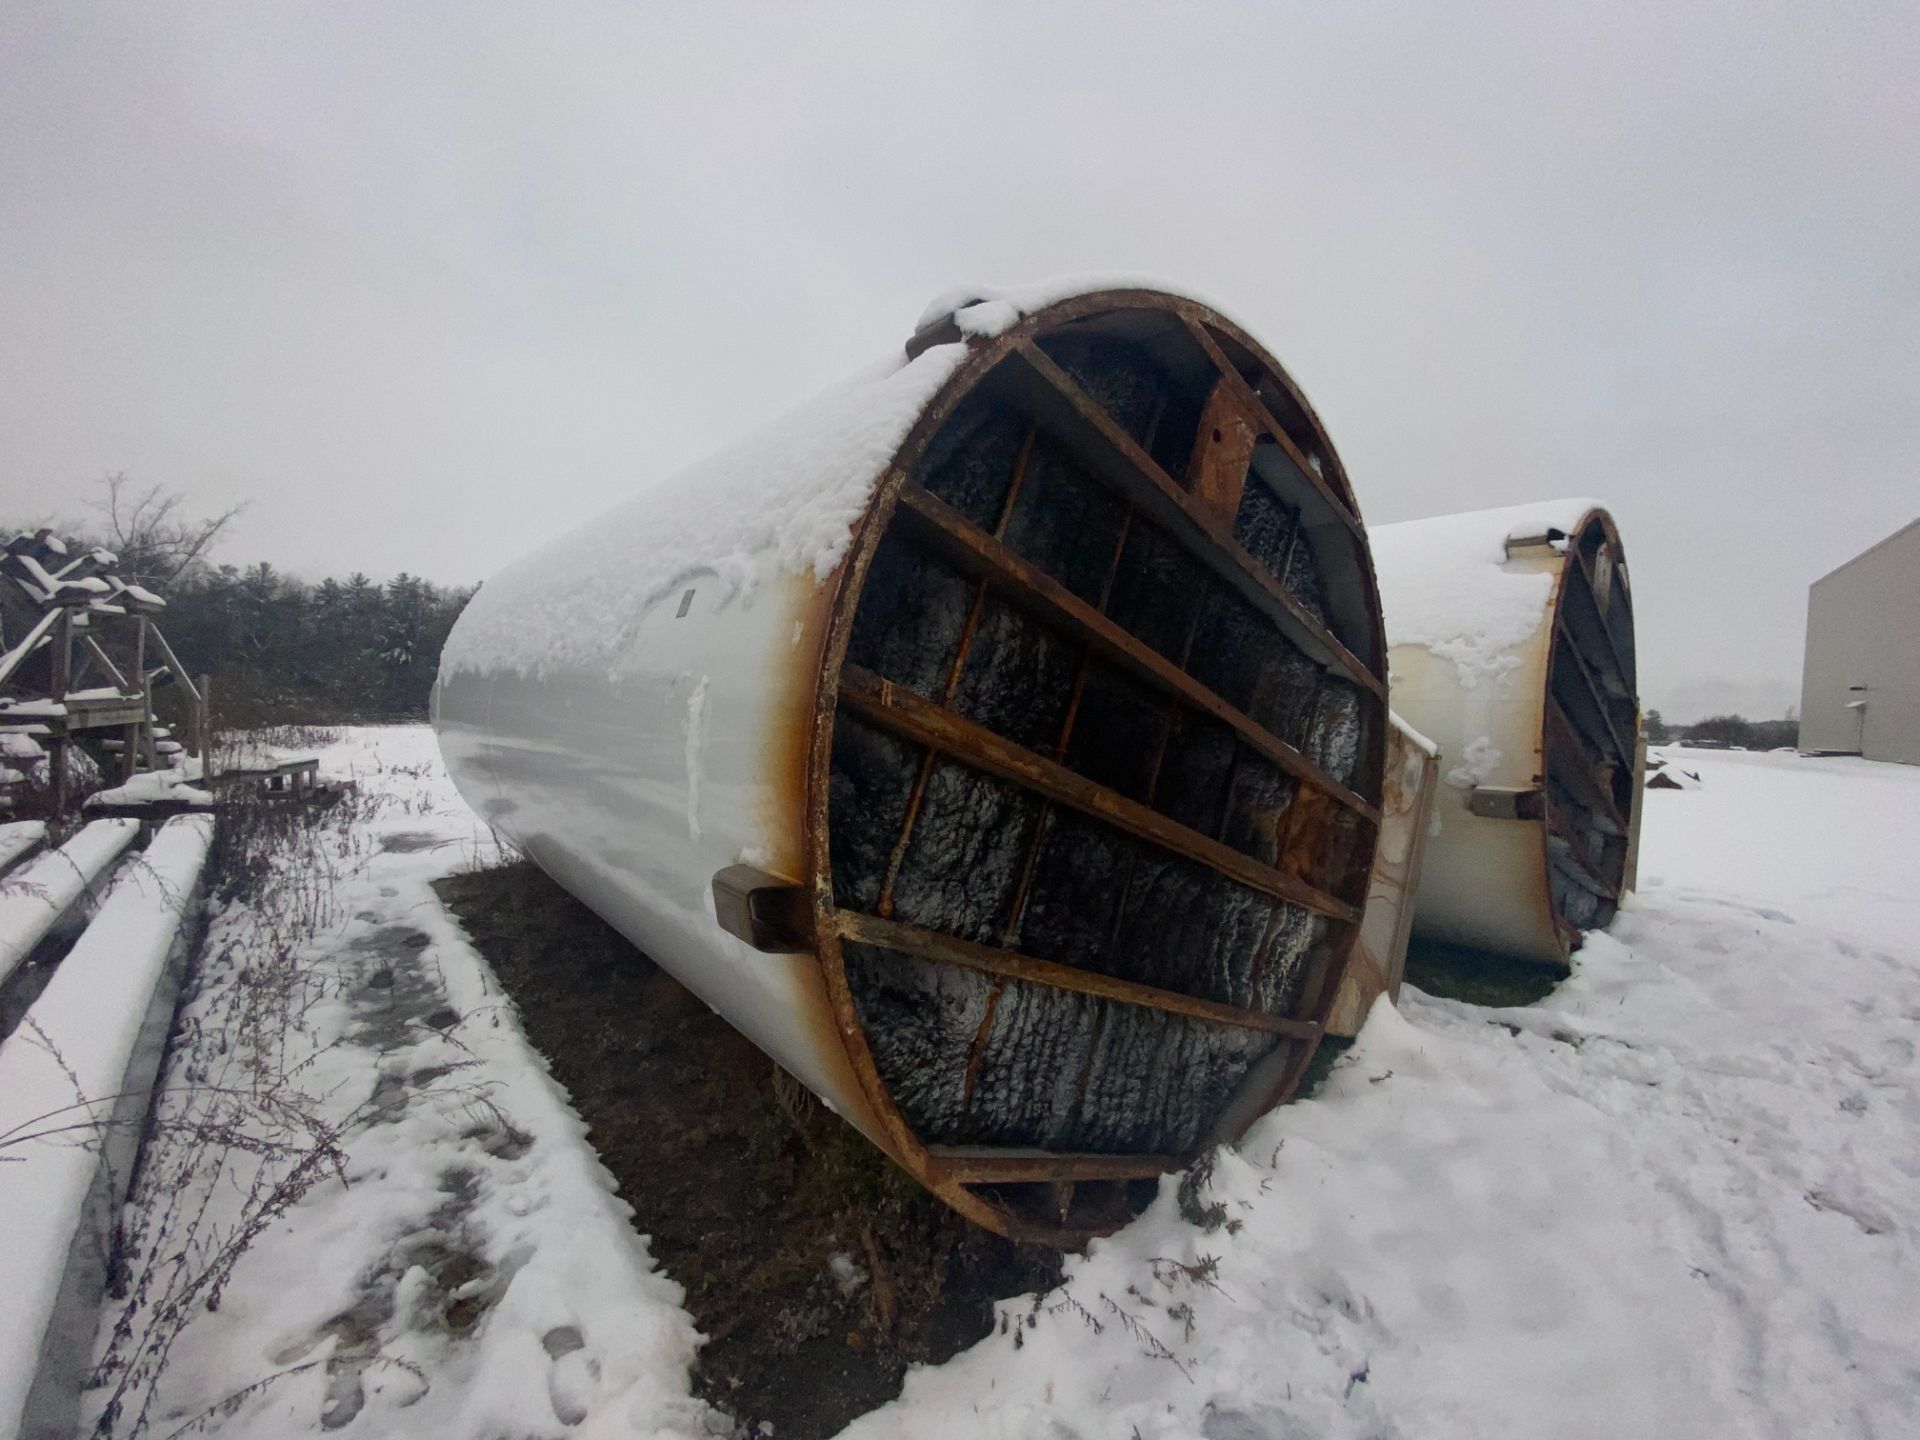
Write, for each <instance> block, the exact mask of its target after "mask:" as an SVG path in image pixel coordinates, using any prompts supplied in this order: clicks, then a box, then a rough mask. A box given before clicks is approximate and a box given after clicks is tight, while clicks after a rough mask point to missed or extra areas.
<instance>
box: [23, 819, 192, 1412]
mask: <svg viewBox="0 0 1920 1440" xmlns="http://www.w3.org/2000/svg"><path fill="white" fill-rule="evenodd" d="M138 828H139V826H138V823H137V822H135V821H132V820H98V821H95V822H94V823H93V824H91V825H89V826H88V827H87V828H86V830H84V831H82V832H81V836H80V837H77V838H85V837H87V836H94V837H96V850H95V851H94V852H90V853H95V854H97V853H98V837H100V836H103V835H104V836H111V837H113V840H114V841H115V843H116V844H118V845H120V846H124V844H125V843H126V841H127V840H129V839H131V838H132V833H133V832H135V831H137V830H138ZM212 836H213V820H212V818H211V817H209V816H182V817H180V818H177V819H174V820H170V821H168V822H167V823H166V824H165V825H163V826H162V827H161V828H160V830H159V832H158V833H157V834H156V835H155V836H154V839H153V842H152V843H151V844H150V845H149V846H148V847H147V849H146V850H145V851H144V852H143V853H141V854H140V855H139V856H138V857H136V858H134V859H132V860H130V861H129V862H128V863H125V864H122V865H121V866H120V868H119V869H118V871H116V872H115V874H114V877H113V880H112V884H111V888H110V889H108V891H107V893H106V895H105V897H104V899H103V900H102V901H101V904H100V907H99V909H98V911H97V912H96V913H95V914H94V916H93V919H92V921H91V923H90V924H89V925H88V926H87V928H86V930H85V932H84V933H82V935H81V936H80V938H79V940H77V941H76V942H75V943H74V946H73V948H72V949H71V950H70V951H68V952H67V954H66V956H65V957H64V958H63V959H62V960H61V961H60V964H59V967H58V968H57V969H56V970H55V971H54V973H53V978H52V979H51V980H50V981H49V982H48V984H47V987H46V989H45V990H44V991H43V992H42V993H41V994H40V996H39V998H38V999H37V1000H35V1001H34V1003H33V1006H32V1008H31V1009H30V1010H28V1012H27V1014H26V1017H25V1019H24V1020H22V1021H21V1023H20V1024H19V1025H18V1026H16V1027H15V1028H14V1030H13V1032H12V1033H11V1034H10V1035H8V1036H7V1037H6V1039H5V1041H4V1042H3V1043H0V1176H3V1177H4V1178H3V1179H0V1235H5V1236H6V1244H5V1245H0V1295H4V1296H6V1297H7V1298H6V1323H5V1324H4V1325H0V1435H7V1436H13V1435H22V1436H25V1435H35V1436H38V1435H55V1434H58V1435H71V1434H73V1433H75V1427H76V1425H77V1423H78V1409H79V1396H80V1388H81V1385H82V1383H83V1381H84V1378H85V1374H86V1371H87V1369H88V1368H89V1366H90V1365H91V1362H92V1356H93V1341H94V1332H95V1329H96V1326H97V1323H98V1317H99V1309H98V1307H99V1302H100V1299H101V1297H102V1295H103V1294H104V1293H105V1287H106V1279H107V1275H106V1262H107V1257H108V1255H109V1253H110V1251H111V1245H112V1234H113V1222H114V1216H115V1213H116V1212H117V1210H118V1208H119V1205H120V1203H121V1201H122V1200H124V1199H125V1194H126V1186H127V1183H128V1181H129V1179H130V1178H131V1175H132V1172H133V1166H134V1159H135V1156H136V1154H137V1152H138V1149H139V1141H140V1134H141V1130H142V1127H143V1126H144V1123H145V1117H146V1113H147V1106H148V1101H149V1097H150V1094H151V1091H152V1087H153V1083H154V1077H155V1074H156V1073H157V1071H158V1067H159V1063H160V1057H161V1053H162V1051H163V1050H164V1048H165V1043H166V1031H167V1027H168V1024H169V1022H170V1020H171V1018H172V1014H173V1000H174V992H175V989H176V988H177V978H178V967H177V965H176V964H175V963H174V962H176V961H178V960H179V959H181V958H182V955H183V951H184V945H185V936H184V934H183V929H182V922H183V920H184V919H185V918H186V916H187V915H188V914H189V913H190V911H191V908H192V904H193V901H194V897H195V894H196V891H197V887H198V884H199V879H200V872H201V868H202V866H203V865H204V863H205V860H206V856H207V848H208V845H209V843H210V841H211V839H212ZM74 843H76V842H74V841H70V842H68V848H69V849H70V848H71V847H72V846H73V844H74ZM114 853H115V854H118V853H119V852H118V850H117V849H116V850H115V851H114ZM46 858H47V859H49V860H52V859H55V858H56V856H53V855H50V856H48V857H46ZM89 863H91V862H90V861H89ZM4 893H5V892H4V890H0V894H4ZM12 919H13V916H12V915H11V913H0V936H4V937H6V938H7V939H8V940H9V941H11V940H12V939H13V938H14V937H13V931H12V929H11V922H12Z"/></svg>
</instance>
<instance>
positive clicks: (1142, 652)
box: [895, 485, 1380, 824]
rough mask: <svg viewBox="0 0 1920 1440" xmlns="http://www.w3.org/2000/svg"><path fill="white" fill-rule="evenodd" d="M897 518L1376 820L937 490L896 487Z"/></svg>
mask: <svg viewBox="0 0 1920 1440" xmlns="http://www.w3.org/2000/svg"><path fill="white" fill-rule="evenodd" d="M895 515H896V517H897V518H896V523H903V524H904V525H906V526H908V527H911V528H912V529H913V530H914V531H915V532H917V534H918V535H919V536H920V537H922V538H924V539H926V540H928V541H930V542H932V543H933V544H935V545H936V546H938V547H939V549H940V550H941V551H942V553H943V554H944V555H945V556H946V557H947V558H948V559H950V560H952V561H955V562H956V563H958V564H959V565H960V566H961V567H962V568H963V569H966V570H969V571H971V572H973V573H975V574H981V573H984V574H986V575H987V576H988V577H990V578H994V579H998V580H999V581H1000V582H1001V583H1002V588H1003V590H1004V591H1005V593H1006V594H1007V595H1008V596H1009V598H1011V599H1013V600H1016V601H1019V602H1021V603H1023V604H1025V605H1027V606H1028V607H1029V608H1032V609H1037V610H1039V611H1041V612H1042V614H1043V617H1044V618H1046V619H1049V620H1051V621H1053V622H1054V623H1055V624H1056V625H1061V626H1065V627H1066V628H1068V629H1069V630H1072V631H1073V632H1075V634H1077V635H1078V636H1079V638H1080V639H1082V640H1084V641H1085V642H1087V643H1088V644H1090V645H1092V646H1093V647H1094V648H1095V649H1097V650H1099V651H1100V652H1101V653H1102V654H1104V655H1106V656H1108V657H1110V658H1111V659H1113V660H1114V661H1116V662H1117V663H1119V664H1120V665H1121V666H1123V667H1125V668H1126V669H1128V670H1130V671H1132V672H1133V673H1134V674H1135V675H1138V676H1139V677H1140V678H1141V679H1143V680H1145V681H1146V682H1147V683H1148V684H1150V685H1152V686H1154V687H1155V688H1156V689H1158V690H1161V691H1163V692H1165V693H1166V694H1168V695H1171V696H1172V697H1173V698H1174V699H1176V700H1179V701H1182V702H1184V703H1185V704H1187V705H1189V706H1191V707H1192V708H1193V709H1195V710H1198V711H1200V712H1201V713H1202V714H1205V715H1211V716H1212V717H1213V718H1214V719H1216V720H1219V721H1222V722H1224V723H1225V724H1226V725H1228V726H1230V727H1231V728H1232V729H1233V730H1235V731H1236V732H1237V733H1239V734H1240V735H1241V736H1242V737H1243V738H1244V739H1245V740H1246V742H1247V743H1248V744H1249V745H1251V746H1252V747H1253V748H1254V749H1255V750H1258V751H1259V752H1260V753H1261V754H1262V755H1264V756H1266V757H1267V758H1268V759H1269V760H1271V761H1272V762H1273V763H1274V764H1275V765H1278V766H1279V767H1280V768H1281V769H1282V770H1284V771H1285V772H1286V773H1287V774H1289V775H1291V776H1293V778H1294V779H1296V780H1300V781H1303V782H1305V783H1306V784H1308V785H1311V786H1312V787H1313V788H1314V789H1316V790H1319V791H1322V792H1324V793H1325V794H1327V795H1330V796H1332V797H1333V798H1334V799H1335V800H1337V801H1339V802H1340V803H1341V804H1342V805H1344V806H1346V807H1347V808H1348V809H1349V810H1352V811H1354V812H1355V813H1357V814H1359V815H1362V816H1364V817H1366V819H1367V820H1368V821H1369V822H1372V823H1376V824H1377V823H1378V821H1379V818H1380V812H1379V811H1378V810H1377V809H1376V808H1375V807H1374V806H1372V805H1370V804H1368V803H1367V801H1366V799H1365V798H1364V797H1362V796H1361V795H1359V794H1357V793H1356V792H1355V791H1353V790H1352V789H1350V788H1349V787H1348V786H1345V785H1342V784H1341V783H1340V782H1339V781H1338V780H1336V779H1334V778H1333V776H1331V775H1329V774H1327V772H1326V771H1324V770H1322V769H1321V768H1320V767H1319V766H1318V765H1315V764H1314V763H1313V762H1312V761H1311V760H1309V759H1307V757H1306V756H1305V755H1303V754H1301V753H1300V752H1299V751H1298V750H1297V749H1295V748H1294V747H1293V746H1291V745H1289V744H1288V743H1287V742H1286V741H1284V740H1282V739H1281V738H1280V737H1279V736H1278V735H1275V734H1273V733H1272V732H1271V731H1269V730H1267V729H1266V728H1265V727H1264V726H1262V725H1259V724H1257V723H1255V722H1254V720H1253V719H1252V718H1250V717H1249V716H1247V715H1245V714H1243V713H1241V712H1240V711H1239V710H1237V709H1235V708H1234V707H1233V706H1231V705H1229V704H1228V703H1227V702H1226V701H1225V700H1222V699H1221V698H1220V697H1219V696H1218V695H1216V694H1214V693H1213V691H1211V690H1209V689H1208V688H1207V687H1206V686H1204V685H1202V684H1201V683H1200V682H1199V681H1198V680H1195V679H1194V678H1193V677H1192V676H1191V675H1189V674H1187V672H1186V671H1184V670H1182V669H1181V668H1180V667H1179V666H1177V665H1175V664H1174V663H1173V662H1172V661H1170V660H1168V659H1167V658H1166V657H1165V656H1164V655H1162V654H1161V653H1160V652H1159V651H1157V650H1155V649H1154V648H1153V647H1152V646H1150V645H1146V644H1143V643H1142V642H1141V641H1140V640H1138V639H1136V638H1135V637H1134V636H1132V635H1130V634H1128V633H1127V632H1126V631H1125V630H1123V629H1121V628H1120V627H1119V626H1118V625H1116V624H1114V622H1113V621H1111V620H1109V619H1108V618H1107V617H1106V616H1105V615H1103V614H1101V613H1100V612H1099V611H1098V610H1096V609H1094V608H1093V607H1092V606H1091V605H1089V604H1087V603H1086V601H1084V600H1082V599H1081V598H1080V597H1079V596H1078V595H1075V594H1074V593H1073V592H1072V591H1071V590H1069V589H1067V587H1066V586H1064V585H1062V584H1061V583H1060V582H1059V581H1057V580H1055V579H1054V578H1053V577H1052V576H1051V575H1048V574H1047V573H1046V572H1045V571H1043V570H1041V569H1040V568H1039V567H1037V566H1035V565H1034V564H1032V563H1031V562H1030V561H1028V560H1025V559H1022V558H1021V557H1020V556H1019V555H1016V554H1015V553H1014V552H1013V551H1012V550H1010V549H1008V548H1007V547H1006V546H1005V545H1003V544H1001V543H1000V542H999V541H997V540H995V539H994V538H993V537H992V536H990V535H988V534H986V533H985V532H984V531H981V530H979V529H976V528H975V527H974V526H973V525H971V524H970V523H968V521H967V520H966V519H965V518H964V517H963V516H961V514H960V513H959V512H958V511H956V510H954V509H953V508H952V507H951V506H949V505H948V504H946V502H944V501H943V500H941V499H940V498H939V497H938V496H936V495H933V494H932V493H930V492H929V491H926V490H923V489H921V488H920V487H919V486H918V485H906V486H902V487H901V490H900V508H899V509H898V510H897V511H896V512H895Z"/></svg>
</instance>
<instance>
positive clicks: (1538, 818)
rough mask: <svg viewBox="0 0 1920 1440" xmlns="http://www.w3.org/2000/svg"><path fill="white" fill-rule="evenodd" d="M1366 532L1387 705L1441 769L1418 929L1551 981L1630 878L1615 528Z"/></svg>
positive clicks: (1428, 526) (1635, 737)
mask: <svg viewBox="0 0 1920 1440" xmlns="http://www.w3.org/2000/svg"><path fill="white" fill-rule="evenodd" d="M1369 537H1370V539H1371V541H1372V547H1373V556H1374V564H1375V567H1376V569H1377V571H1378V574H1379V578H1380V592H1381V597H1382V600H1383V603H1384V604H1385V607H1386V625H1387V638H1388V643H1389V645H1390V647H1391V648H1390V653H1389V661H1390V666H1391V671H1392V687H1393V688H1392V696H1393V705H1394V709H1395V710H1396V711H1398V712H1399V713H1400V714H1402V715H1404V716H1405V717H1406V718H1407V720H1408V721H1409V722H1410V723H1411V724H1413V725H1414V726H1416V727H1417V728H1418V729H1419V730H1420V731H1422V732H1423V733H1424V734H1426V735H1427V736H1429V737H1431V738H1432V740H1433V741H1434V742H1435V743H1436V744H1437V745H1438V746H1439V748H1440V753H1441V756H1442V760H1441V765H1440V768H1441V771H1442V775H1443V781H1444V783H1443V784H1442V785H1441V787H1440V791H1439V798H1438V801H1437V803H1436V806H1435V810H1434V821H1433V833H1432V835H1431V836H1430V837H1429V839H1428V841H1427V845H1426V855H1425V860H1424V864H1423V866H1422V870H1421V878H1420V884H1419V891H1418V898H1417V901H1416V903H1415V907H1414V916H1413V925H1414V933H1415V934H1416V935H1417V936H1419V937H1421V938H1423V939H1429V940H1434V941H1439V942H1443V943H1446V944H1451V945H1457V946H1461V947H1465V948H1469V949H1475V950H1482V951H1490V952H1493V953H1496V954H1501V955H1507V956H1511V957H1514V958H1518V959H1522V960H1529V961H1534V962H1537V963H1540V964H1543V965H1548V966H1551V967H1553V968H1555V969H1559V970H1562V971H1564V970H1566V969H1567V968H1569V966H1570V965H1571V964H1572V958H1571V957H1572V954H1573V951H1574V950H1575V949H1576V948H1577V947H1578V946H1579V944H1580V936H1581V934H1582V932H1584V931H1587V930H1593V929H1599V928H1601V927H1604V926H1605V925H1606V924H1607V923H1608V922H1609V921H1611V920H1612V918H1613V914H1614V910H1615V908H1616V907H1617V906H1618V904H1619V902H1620V897H1621V896H1622V895H1623V894H1624V893H1625V892H1626V891H1627V890H1628V889H1629V888H1631V885H1632V881H1633V875H1632V864H1631V857H1632V853H1633V837H1634V833H1635V830H1636V827H1637V825H1638V822H1639V813H1640V792H1641V779H1640V776H1641V761H1640V755H1641V751H1642V744H1641V737H1640V701H1639V692H1638V689H1637V684H1636V679H1635V665H1634V632H1633V592H1632V589H1631V588H1630V585H1629V582H1628V577H1627V564H1626V556H1625V553H1624V551H1623V550H1622V549H1621V545H1620V535H1619V531H1618V530H1617V529H1616V527H1615V525H1614V522H1613V517H1612V516H1611V515H1609V514H1608V513H1607V512H1606V510H1605V509H1603V508H1602V507H1601V506H1600V505H1599V504H1598V503H1596V502H1594V501H1592V500H1556V501H1547V502H1543V503H1540V504H1535V505H1520V506H1513V507H1511V508H1507V509H1501V510H1482V511H1475V512H1472V513H1469V514H1463V515H1444V516H1439V517H1437V518H1435V519H1431V520H1414V521H1408V522H1406V523H1404V524H1398V525H1384V526H1375V527H1373V528H1372V529H1371V530H1370V531H1369Z"/></svg>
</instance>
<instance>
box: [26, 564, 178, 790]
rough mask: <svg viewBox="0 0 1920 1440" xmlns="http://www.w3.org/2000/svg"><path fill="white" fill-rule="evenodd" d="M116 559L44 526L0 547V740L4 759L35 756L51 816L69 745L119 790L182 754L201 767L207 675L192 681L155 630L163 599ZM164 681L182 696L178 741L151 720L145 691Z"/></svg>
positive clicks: (64, 778) (64, 785)
mask: <svg viewBox="0 0 1920 1440" xmlns="http://www.w3.org/2000/svg"><path fill="white" fill-rule="evenodd" d="M76 550H77V551H78V553H75V552H76ZM117 563H118V557H117V556H116V555H114V554H113V553H112V552H111V551H107V550H97V549H96V550H80V549H78V547H69V546H68V545H67V544H66V542H65V541H63V540H61V539H59V538H58V537H57V536H55V535H54V534H53V532H52V531H50V530H41V531H38V532H37V533H35V534H32V535H16V536H15V537H14V538H13V539H12V540H11V541H9V542H8V543H7V547H6V549H5V551H4V552H0V629H4V633H5V636H6V637H7V642H6V648H5V652H4V654H0V692H4V693H0V737H4V738H5V739H6V740H7V741H8V742H9V743H8V745H7V747H6V749H5V751H4V753H5V754H7V755H8V756H9V757H13V758H22V759H27V760H33V761H37V760H39V759H41V758H42V757H44V759H45V761H46V765H47V776H48V783H49V785H50V787H51V789H52V792H53V801H52V809H53V813H54V814H56V815H60V814H64V813H65V812H66V809H67V805H68V799H69V793H68V792H69V770H68V766H69V753H68V751H69V747H71V746H77V747H79V748H80V749H81V750H83V751H84V752H85V753H86V754H87V755H88V756H89V757H90V758H91V759H92V760H93V762H94V763H95V765H97V766H98V767H99V769H100V773H101V774H102V775H103V776H107V777H109V778H113V779H117V780H118V782H119V783H120V784H121V785H122V786H125V785H128V784H130V783H131V782H133V781H134V780H135V778H136V777H138V776H141V775H146V774H154V775H164V774H169V773H171V772H173V771H174V768H175V761H176V758H177V757H179V756H181V755H182V754H192V755H194V756H197V757H200V759H201V760H202V763H203V768H204V761H205V757H206V740H207V682H206V680H205V679H204V678H203V679H202V680H201V681H200V682H199V684H197V685H196V684H195V683H194V681H193V679H192V678H191V677H190V676H189V675H188V674H187V671H186V667H185V666H183V665H182V664H181V663H180V658H179V657H178V656H177V655H175V654H174V653H173V647H172V646H171V645H169V644H168V643H167V637H166V636H165V635H164V634H163V633H162V632H161V630H160V627H159V624H158V623H157V621H156V618H155V617H157V616H158V615H159V614H160V613H161V612H162V611H164V610H165V609H166V604H167V602H166V601H165V600H163V599H161V598H160V596H158V595H156V594H154V593H153V592H152V591H151V590H148V589H146V588H145V587H144V586H141V585H136V584H132V583H129V582H128V581H126V580H123V579H121V578H120V577H119V576H118V575H116V574H114V573H113V567H114V566H115V565H116V564H117ZM16 635H17V636H18V638H17V639H14V638H13V637H14V636H16ZM169 684H178V685H179V686H180V687H181V689H182V690H183V692H184V693H185V694H186V696H187V715H188V718H189V724H190V730H189V744H188V745H186V746H183V745H182V744H181V743H180V742H179V741H177V740H175V739H174V738H173V736H172V734H171V733H170V732H169V731H168V729H167V727H166V726H164V725H161V724H160V723H159V722H158V720H157V719H156V718H155V717H154V713H153V692H154V690H155V688H156V687H158V686H162V685H169ZM7 768H8V770H9V771H10V772H11V781H10V783H17V781H18V780H19V779H20V778H21V775H20V773H19V772H15V771H12V767H7ZM7 778H8V777H7V776H6V775H0V780H5V779H7ZM0 789H4V787H0Z"/></svg>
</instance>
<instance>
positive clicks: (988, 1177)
mask: <svg viewBox="0 0 1920 1440" xmlns="http://www.w3.org/2000/svg"><path fill="white" fill-rule="evenodd" d="M927 1158H928V1159H929V1160H931V1161H932V1162H933V1164H934V1167H935V1168H936V1169H937V1170H938V1172H939V1174H940V1176H941V1178H942V1179H945V1180H952V1181H955V1182H957V1183H959V1184H961V1185H995V1184H998V1185H1027V1184H1036V1183H1039V1182H1042V1181H1048V1180H1150V1179H1152V1178H1153V1177H1154V1176H1156V1175H1164V1174H1166V1173H1167V1172H1168V1171H1169V1170H1179V1169H1182V1168H1184V1167H1185V1165H1186V1163H1187V1162H1186V1160H1185V1159H1184V1158H1183V1157H1181V1156H1178V1155H1085V1154H1069V1153H1066V1152H1063V1151H1053V1150H996V1149H993V1148H992V1147H990V1146H984V1145H929V1146H928V1147H927Z"/></svg>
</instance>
